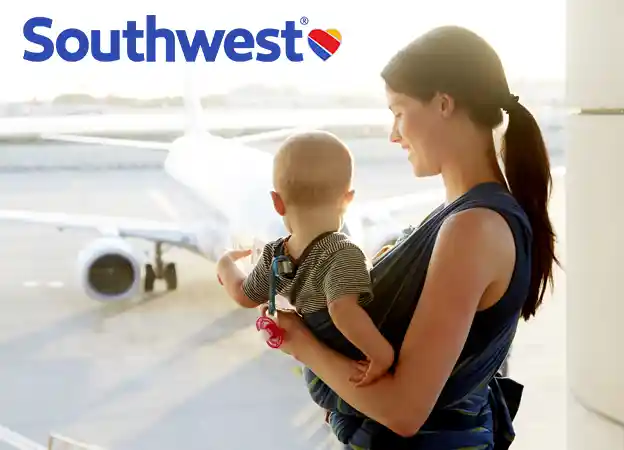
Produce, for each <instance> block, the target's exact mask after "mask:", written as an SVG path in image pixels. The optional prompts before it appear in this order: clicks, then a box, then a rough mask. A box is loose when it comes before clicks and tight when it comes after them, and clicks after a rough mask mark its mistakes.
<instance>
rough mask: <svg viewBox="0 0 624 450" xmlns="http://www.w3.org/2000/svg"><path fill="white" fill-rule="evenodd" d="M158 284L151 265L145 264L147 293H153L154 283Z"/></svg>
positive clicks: (145, 287)
mask: <svg viewBox="0 0 624 450" xmlns="http://www.w3.org/2000/svg"><path fill="white" fill-rule="evenodd" d="M155 282H156V272H154V267H153V266H152V265H151V264H145V282H144V285H143V287H144V289H145V292H152V291H153V290H154V283H155Z"/></svg>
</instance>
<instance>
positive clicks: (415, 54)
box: [381, 26, 559, 320]
mask: <svg viewBox="0 0 624 450" xmlns="http://www.w3.org/2000/svg"><path fill="white" fill-rule="evenodd" d="M381 76H382V78H383V79H384V81H385V82H386V84H387V86H388V87H389V88H390V89H392V90H393V91H394V92H397V93H401V94H404V95H408V96H410V97H413V98H417V99H419V100H421V101H429V100H431V99H432V98H433V97H434V96H435V95H436V94H437V93H444V94H447V95H450V96H451V97H453V99H454V101H455V105H456V107H458V108H463V110H464V111H466V112H467V114H468V115H469V117H470V118H471V119H472V120H473V121H474V122H475V123H477V124H479V125H482V126H484V127H487V128H489V129H492V130H493V129H494V128H496V127H497V126H499V125H500V124H501V123H502V121H503V114H502V111H501V110H506V111H507V112H508V114H509V124H508V126H507V131H506V132H505V137H504V142H503V147H502V159H503V163H504V166H505V178H506V179H507V183H508V187H509V190H510V191H511V193H512V195H513V196H514V197H515V198H516V200H517V201H518V203H519V204H520V206H522V208H523V209H524V211H525V213H526V214H527V216H528V218H529V221H530V223H531V228H532V229H533V246H532V262H531V282H530V287H529V295H528V297H527V300H526V302H525V304H524V306H523V309H522V316H523V318H524V319H525V320H528V319H529V318H530V317H531V316H533V315H535V312H536V310H537V308H538V307H539V305H540V304H541V302H542V299H543V297H544V293H545V291H546V285H547V284H548V283H549V282H550V284H551V286H552V283H553V263H557V264H559V261H558V260H557V257H556V256H555V252H554V246H555V234H554V231H553V227H552V224H551V222H550V217H549V216H548V201H549V197H550V190H551V188H552V178H551V174H550V162H549V158H548V152H547V150H546V146H545V144H544V140H543V138H542V133H541V131H540V128H539V126H538V124H537V122H536V121H535V118H534V117H533V115H531V113H530V112H529V111H528V110H527V109H526V108H525V107H524V106H522V105H521V104H520V103H519V102H518V97H515V96H513V95H512V94H511V92H510V91H509V86H508V84H507V79H506V77H505V71H504V70H503V66H502V64H501V61H500V59H499V57H498V55H497V54H496V52H495V51H494V49H493V48H492V47H491V46H490V45H489V44H488V43H487V42H486V41H485V40H483V39H482V38H481V37H479V36H478V35H476V34H475V33H473V32H471V31H469V30H467V29H465V28H461V27H455V26H446V27H439V28H435V29H433V30H431V31H429V32H428V33H426V34H424V35H422V36H421V37H419V38H418V39H416V40H414V41H412V42H411V43H410V44H409V45H408V46H407V47H405V48H404V49H402V50H401V51H399V52H398V53H397V54H396V55H395V56H394V57H393V58H392V59H391V60H390V62H389V63H388V65H387V66H386V67H385V68H384V69H383V71H382V74H381Z"/></svg>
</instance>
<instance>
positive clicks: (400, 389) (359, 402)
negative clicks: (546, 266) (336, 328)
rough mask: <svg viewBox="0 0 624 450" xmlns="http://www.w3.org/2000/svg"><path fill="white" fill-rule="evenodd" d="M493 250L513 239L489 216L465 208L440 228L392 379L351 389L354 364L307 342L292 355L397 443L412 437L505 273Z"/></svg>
mask: <svg viewBox="0 0 624 450" xmlns="http://www.w3.org/2000/svg"><path fill="white" fill-rule="evenodd" d="M501 245H505V246H506V245H511V246H513V245H514V242H513V236H512V235H511V232H510V230H509V227H508V225H507V223H506V222H505V221H504V219H503V218H502V217H501V216H500V215H498V214H497V213H495V212H493V211H490V210H486V209H471V210H468V211H464V212H462V213H458V214H456V215H454V216H452V217H451V218H449V219H448V220H447V221H446V222H445V224H444V225H443V226H442V227H441V229H440V233H439V235H438V239H437V242H436V245H435V248H434V250H433V254H432V256H431V261H430V264H429V269H428V272H427V278H426V280H425V285H424V287H423V291H422V294H421V296H420V300H419V303H418V307H417V308H416V311H415V313H414V317H413V318H412V321H411V323H410V326H409V328H408V330H407V333H406V336H405V339H404V341H403V346H402V348H401V352H400V354H399V359H398V364H397V368H396V371H395V373H394V374H393V375H390V374H387V375H386V376H384V377H382V378H381V379H380V380H379V381H377V382H376V383H374V384H372V385H370V386H366V387H354V386H353V385H352V383H350V381H349V377H350V375H351V374H352V373H353V364H354V362H353V361H352V360H349V359H347V358H346V357H344V356H342V355H340V354H339V353H337V352H334V351H332V350H330V349H329V348H327V347H325V346H324V345H323V344H322V343H320V342H319V341H317V340H315V339H308V340H306V342H305V343H303V342H302V343H301V345H299V344H298V345H297V347H298V348H297V349H296V350H294V351H293V356H295V357H296V358H297V359H299V360H300V361H301V362H303V363H304V364H305V365H307V366H308V367H310V369H312V370H313V371H314V372H315V373H316V374H317V375H318V376H319V377H320V378H321V379H323V380H324V381H325V382H326V383H327V384H328V385H329V386H330V387H331V388H332V389H333V390H334V391H335V392H336V393H337V394H338V395H339V396H340V397H341V398H343V399H344V400H345V401H346V402H347V403H349V404H351V405H352V406H353V407H354V408H356V409H357V410H359V411H361V412H362V413H363V414H365V415H367V416H368V417H370V418H371V419H373V420H376V421H377V422H379V423H381V424H383V425H385V426H386V427H388V428H389V429H391V430H393V431H394V432H395V433H397V434H399V435H401V436H406V437H407V436H412V435H414V434H415V433H416V432H417V431H418V430H419V428H420V427H421V426H422V425H423V423H424V422H425V421H426V419H427V417H428V416H429V414H430V413H431V410H432V409H433V407H434V405H435V403H436V401H437V399H438V397H439V395H440V392H441V391H442V388H443V387H444V385H445V383H446V381H447V380H448V377H449V376H450V374H451V371H452V370H453V367H454V365H455V363H456V362H457V359H458V358H459V355H460V353H461V351H462V349H463V346H464V344H465V342H466V338H467V336H468V332H469V330H470V326H471V324H472V321H473V318H474V315H475V312H476V311H477V308H478V305H479V302H480V300H481V297H482V296H483V294H484V292H485V290H486V289H487V288H488V286H489V285H490V284H491V283H492V282H493V281H494V280H495V279H496V278H497V275H498V273H499V272H500V271H501V269H500V268H501V267H503V268H506V267H507V265H506V264H505V262H506V261H501V259H502V258H503V257H502V256H501V255H507V254H509V252H501ZM512 248H513V247H512ZM505 257H506V256H505Z"/></svg>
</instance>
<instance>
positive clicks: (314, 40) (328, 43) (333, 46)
mask: <svg viewBox="0 0 624 450" xmlns="http://www.w3.org/2000/svg"><path fill="white" fill-rule="evenodd" d="M341 43H342V35H341V34H340V32H339V31H338V30H336V29H335V28H331V29H329V30H319V29H318V28H316V29H314V30H312V31H310V32H309V33H308V44H309V45H310V48H311V49H312V51H313V52H314V53H316V56H318V57H319V58H321V59H322V60H323V61H327V60H328V59H329V57H330V56H332V55H333V54H334V53H336V50H338V48H339V47H340V44H341Z"/></svg>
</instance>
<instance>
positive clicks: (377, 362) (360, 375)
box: [351, 347, 394, 387]
mask: <svg viewBox="0 0 624 450" xmlns="http://www.w3.org/2000/svg"><path fill="white" fill-rule="evenodd" d="M393 362H394V350H392V347H390V350H389V351H385V352H384V353H383V354H380V355H379V356H377V357H373V358H370V359H368V360H366V361H361V362H359V363H357V365H356V373H355V374H354V375H353V376H352V377H351V381H352V382H354V383H355V385H356V386H359V387H361V386H367V385H369V384H371V383H373V382H374V381H376V380H377V379H378V378H380V377H381V376H383V375H384V374H385V373H386V372H387V371H388V369H389V368H390V366H392V363H393Z"/></svg>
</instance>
